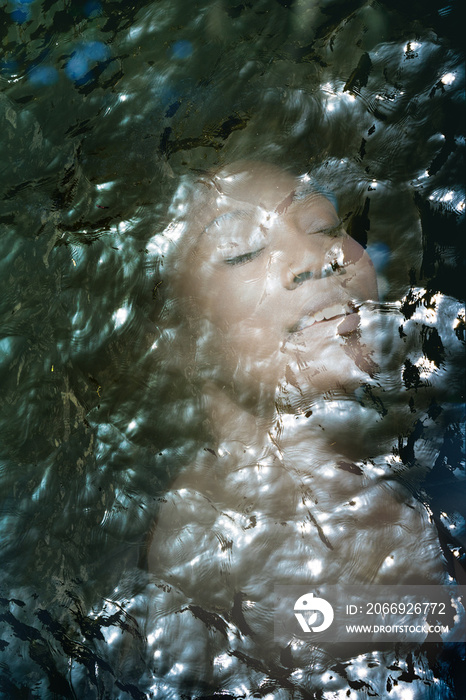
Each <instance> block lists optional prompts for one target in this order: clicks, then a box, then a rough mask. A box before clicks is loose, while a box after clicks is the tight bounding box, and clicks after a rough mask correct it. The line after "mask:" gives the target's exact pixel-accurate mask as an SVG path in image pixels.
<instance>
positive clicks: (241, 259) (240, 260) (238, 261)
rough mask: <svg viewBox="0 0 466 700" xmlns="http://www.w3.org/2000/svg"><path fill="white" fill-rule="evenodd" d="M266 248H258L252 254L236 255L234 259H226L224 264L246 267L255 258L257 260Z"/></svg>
mask: <svg viewBox="0 0 466 700" xmlns="http://www.w3.org/2000/svg"><path fill="white" fill-rule="evenodd" d="M263 250H264V248H258V249H257V250H253V251H251V252H250V253H242V255H235V257H234V258H226V259H225V260H224V261H223V262H224V263H225V264H226V265H244V264H245V263H248V262H251V260H254V258H257V257H258V256H259V255H260V254H261V253H262V251H263Z"/></svg>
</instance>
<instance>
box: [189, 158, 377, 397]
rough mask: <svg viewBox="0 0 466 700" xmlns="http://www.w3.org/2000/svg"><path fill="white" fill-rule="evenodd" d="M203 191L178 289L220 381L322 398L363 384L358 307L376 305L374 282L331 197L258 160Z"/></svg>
mask: <svg viewBox="0 0 466 700" xmlns="http://www.w3.org/2000/svg"><path fill="white" fill-rule="evenodd" d="M199 187H200V191H199V198H198V200H197V201H196V202H195V203H194V205H193V208H192V212H191V213H190V215H189V216H190V218H189V220H188V226H189V229H188V234H187V238H188V240H187V251H188V252H187V254H186V257H185V258H184V260H183V263H182V267H181V270H180V271H179V272H178V283H177V285H176V286H177V292H178V293H179V294H181V296H182V297H183V299H184V300H189V302H190V303H189V305H188V308H189V309H190V311H191V312H192V313H194V314H195V315H196V316H197V317H198V318H199V319H203V320H205V321H206V322H207V324H208V326H209V327H210V328H211V329H212V328H213V329H214V335H215V336H216V345H217V347H216V350H215V353H214V354H213V355H212V357H213V358H214V356H215V360H213V361H215V362H217V363H218V362H221V363H222V365H223V367H222V370H223V371H224V373H225V376H224V381H225V383H229V382H231V380H232V379H233V380H234V381H235V382H236V383H237V382H240V383H244V382H246V383H248V382H249V389H250V388H251V386H253V387H254V386H257V385H258V384H260V385H261V386H262V388H265V389H266V390H267V391H269V392H271V391H275V389H276V387H277V385H278V384H280V383H281V382H282V383H283V382H284V381H285V382H287V383H288V384H291V385H293V386H294V387H295V388H298V389H299V391H300V392H302V391H303V390H309V389H311V390H314V391H317V392H326V391H328V390H329V389H330V390H331V389H332V388H334V387H335V386H340V385H342V386H343V385H345V384H348V382H349V384H350V385H351V384H352V383H354V381H355V382H356V384H360V383H361V381H364V380H366V381H367V378H368V376H367V374H368V373H370V367H371V366H373V362H372V363H371V359H370V354H371V348H369V350H368V349H367V346H366V345H364V343H362V342H361V328H360V321H361V318H360V314H358V313H357V309H358V306H359V305H360V304H361V302H364V301H366V300H368V299H376V298H377V285H376V277H375V273H374V269H373V266H372V263H371V261H370V259H369V257H368V255H367V253H366V252H365V251H364V249H363V248H362V247H361V246H360V245H359V244H358V243H356V242H355V241H354V240H353V239H352V238H350V237H349V236H348V235H347V234H346V233H345V232H344V230H343V229H342V226H341V223H340V220H339V218H338V215H337V213H336V211H335V209H334V207H333V205H332V204H331V203H330V202H329V200H328V199H326V198H325V197H324V196H322V195H320V194H316V193H314V194H308V195H307V196H302V195H300V193H299V183H298V182H297V181H296V180H295V179H294V178H293V177H291V176H290V175H288V174H287V173H285V172H282V171H280V170H279V169H278V168H275V167H273V166H269V165H265V164H260V163H247V164H243V165H241V164H237V165H236V166H231V167H230V168H227V169H225V170H223V171H221V172H220V173H219V174H218V175H216V176H214V177H213V178H212V180H210V181H203V182H202V183H200V184H199ZM351 338H352V340H351ZM218 343H220V345H221V347H222V351H221V352H220V354H219V346H218ZM358 355H359V361H358ZM220 356H222V359H221V360H219V359H218V358H219V357H220ZM364 357H365V359H364ZM361 358H362V359H361ZM365 363H366V364H365ZM361 373H362V375H361ZM364 374H365V377H364V376H363V375H364Z"/></svg>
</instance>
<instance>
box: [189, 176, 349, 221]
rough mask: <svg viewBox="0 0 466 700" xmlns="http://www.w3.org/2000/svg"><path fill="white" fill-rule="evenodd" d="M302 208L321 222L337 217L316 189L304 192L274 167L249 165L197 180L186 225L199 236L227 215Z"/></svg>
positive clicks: (297, 180)
mask: <svg viewBox="0 0 466 700" xmlns="http://www.w3.org/2000/svg"><path fill="white" fill-rule="evenodd" d="M303 208H306V209H309V210H312V212H313V213H314V214H315V215H316V216H319V217H322V218H323V219H327V218H329V219H330V220H334V219H336V218H337V214H336V211H335V208H334V207H333V205H332V204H331V202H330V201H329V200H328V199H327V198H326V197H325V196H324V195H322V194H320V193H318V192H316V191H315V190H314V191H311V190H309V188H307V190H306V189H305V185H304V184H303V182H302V181H301V180H300V179H298V178H295V177H293V176H292V175H290V174H289V173H286V172H284V171H282V170H279V169H278V168H275V167H273V166H264V165H263V164H252V165H248V167H247V168H244V169H240V170H233V171H231V170H228V169H225V170H223V171H220V172H219V173H217V174H215V175H212V176H211V177H206V178H203V179H201V180H199V181H198V183H197V188H196V194H195V197H194V202H193V207H192V208H191V209H190V212H189V213H188V223H189V224H190V228H191V230H192V232H193V233H194V231H197V233H201V232H202V231H203V230H204V229H205V228H206V227H207V226H208V225H209V224H210V223H211V222H213V221H216V220H217V219H220V220H221V219H222V217H224V215H226V214H230V213H233V214H235V215H247V214H251V215H253V214H254V213H256V212H257V211H258V210H262V211H263V212H265V213H268V214H272V213H273V214H274V215H278V216H281V215H282V214H286V213H287V212H288V211H290V212H295V211H299V210H300V209H303Z"/></svg>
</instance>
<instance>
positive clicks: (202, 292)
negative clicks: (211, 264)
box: [193, 268, 264, 330]
mask: <svg viewBox="0 0 466 700" xmlns="http://www.w3.org/2000/svg"><path fill="white" fill-rule="evenodd" d="M193 291H194V295H195V296H196V297H197V302H198V307H199V312H200V314H201V315H203V316H205V317H206V318H208V319H209V320H210V321H211V322H212V323H214V324H215V325H216V326H217V327H218V328H220V329H222V330H226V329H229V328H232V327H234V326H238V325H245V326H247V325H248V324H249V323H252V324H254V323H257V320H258V319H257V315H258V311H259V310H260V308H261V298H262V297H263V291H264V284H263V281H262V280H261V278H259V277H258V278H252V277H251V278H249V279H248V278H247V277H246V275H244V274H243V275H242V274H238V272H237V271H236V270H234V269H228V268H226V270H222V269H220V270H212V268H211V269H210V270H209V269H208V268H206V269H205V274H204V276H203V279H202V280H199V281H198V283H197V285H193Z"/></svg>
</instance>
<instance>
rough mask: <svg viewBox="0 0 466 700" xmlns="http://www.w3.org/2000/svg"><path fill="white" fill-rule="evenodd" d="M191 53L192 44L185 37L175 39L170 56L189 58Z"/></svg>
mask: <svg viewBox="0 0 466 700" xmlns="http://www.w3.org/2000/svg"><path fill="white" fill-rule="evenodd" d="M192 53H193V45H192V43H191V42H190V41H188V40H187V39H181V40H180V41H175V43H174V44H173V46H172V49H171V55H172V58H181V59H184V58H190V57H191V55H192Z"/></svg>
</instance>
